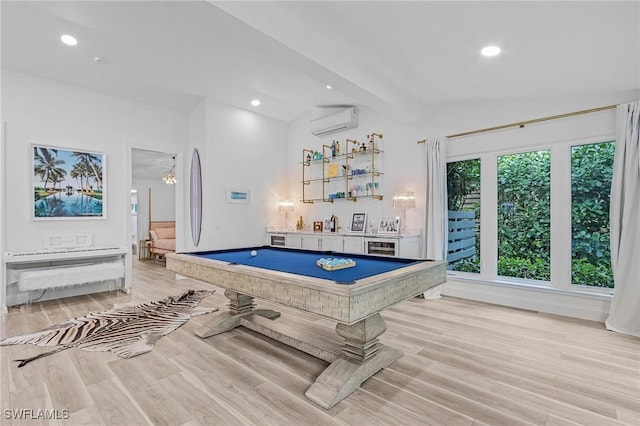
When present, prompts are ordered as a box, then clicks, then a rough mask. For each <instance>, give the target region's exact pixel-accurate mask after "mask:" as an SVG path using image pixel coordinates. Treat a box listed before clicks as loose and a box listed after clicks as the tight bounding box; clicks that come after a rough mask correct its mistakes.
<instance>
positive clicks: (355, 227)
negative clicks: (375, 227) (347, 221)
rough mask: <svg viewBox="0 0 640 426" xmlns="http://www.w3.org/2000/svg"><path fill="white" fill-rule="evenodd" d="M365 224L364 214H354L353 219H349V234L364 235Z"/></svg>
mask: <svg viewBox="0 0 640 426" xmlns="http://www.w3.org/2000/svg"><path fill="white" fill-rule="evenodd" d="M366 224H367V214H366V213H354V214H353V218H352V219H351V232H359V233H361V234H364V231H365V228H366Z"/></svg>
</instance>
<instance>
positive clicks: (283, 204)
mask: <svg viewBox="0 0 640 426" xmlns="http://www.w3.org/2000/svg"><path fill="white" fill-rule="evenodd" d="M278 210H280V211H284V230H285V231H287V230H288V229H289V228H288V225H289V224H288V222H289V217H288V215H289V212H292V211H293V201H291V200H282V201H280V202H279V203H278Z"/></svg>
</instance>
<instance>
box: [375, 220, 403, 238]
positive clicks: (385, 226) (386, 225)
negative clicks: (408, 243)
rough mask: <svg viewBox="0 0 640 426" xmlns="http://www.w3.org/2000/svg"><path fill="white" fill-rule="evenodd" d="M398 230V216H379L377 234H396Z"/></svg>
mask: <svg viewBox="0 0 640 426" xmlns="http://www.w3.org/2000/svg"><path fill="white" fill-rule="evenodd" d="M399 232H400V218H399V217H381V218H380V223H379V224H378V234H398V233H399Z"/></svg>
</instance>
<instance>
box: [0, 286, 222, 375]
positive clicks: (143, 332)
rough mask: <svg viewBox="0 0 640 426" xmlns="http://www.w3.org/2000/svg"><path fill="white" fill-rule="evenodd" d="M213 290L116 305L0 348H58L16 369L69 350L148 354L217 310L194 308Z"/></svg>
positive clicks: (5, 342) (22, 362)
mask: <svg viewBox="0 0 640 426" xmlns="http://www.w3.org/2000/svg"><path fill="white" fill-rule="evenodd" d="M214 292H215V290H212V291H205V290H198V291H195V290H189V291H187V292H185V293H184V294H182V295H180V296H177V297H174V296H170V297H167V298H166V299H163V300H159V301H157V302H149V303H141V304H117V305H114V306H113V308H112V309H110V310H108V311H102V312H92V313H89V314H88V315H86V316H84V317H79V318H74V319H72V320H69V321H65V322H63V323H60V324H57V325H53V326H51V327H48V328H45V329H44V330H42V331H38V332H35V333H30V334H25V335H22V336H16V337H9V338H7V339H4V340H1V341H0V346H6V345H22V344H27V343H28V344H32V345H38V346H60V347H59V348H57V349H55V350H53V351H50V352H45V353H42V354H40V355H36V356H34V357H31V358H27V359H18V360H16V361H18V362H20V364H19V365H18V367H23V366H25V365H26V364H28V363H30V362H31V361H34V360H36V359H38V358H42V357H45V356H49V355H53V354H55V353H58V352H61V351H63V350H65V349H69V348H81V349H84V350H85V351H111V352H113V353H115V354H116V355H118V356H120V357H122V358H131V357H134V356H136V355H140V354H143V353H147V352H151V351H152V350H153V347H154V346H155V343H156V342H157V341H158V339H160V338H161V337H162V336H166V335H167V334H169V333H171V332H172V331H174V330H176V329H177V328H179V327H180V326H181V325H183V324H184V323H186V322H187V321H189V319H191V318H192V317H194V316H197V315H203V314H208V313H210V312H214V311H217V310H218V308H198V307H197V306H198V304H199V303H200V301H201V300H202V299H204V298H205V297H207V296H210V295H212V294H213V293H214Z"/></svg>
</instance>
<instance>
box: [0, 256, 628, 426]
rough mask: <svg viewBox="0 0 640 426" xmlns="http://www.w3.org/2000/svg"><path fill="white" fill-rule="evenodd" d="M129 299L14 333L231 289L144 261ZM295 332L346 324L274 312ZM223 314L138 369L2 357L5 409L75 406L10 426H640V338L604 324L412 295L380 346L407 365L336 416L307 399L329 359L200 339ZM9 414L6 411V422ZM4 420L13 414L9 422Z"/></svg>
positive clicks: (236, 335) (10, 350)
mask: <svg viewBox="0 0 640 426" xmlns="http://www.w3.org/2000/svg"><path fill="white" fill-rule="evenodd" d="M133 264H134V270H133V272H134V275H133V280H134V287H133V290H132V291H131V292H130V293H129V294H125V293H122V292H105V293H98V294H92V295H85V296H78V297H73V298H68V299H60V300H51V301H46V302H42V303H31V304H30V305H24V306H19V307H12V308H10V309H9V312H8V313H7V314H3V315H2V316H1V317H0V319H1V321H0V335H1V337H8V336H14V335H20V334H25V333H29V332H33V331H37V330H40V329H42V328H45V327H48V326H50V325H51V324H53V323H58V322H61V321H64V320H67V319H70V318H73V317H77V316H82V315H85V314H86V313H88V312H98V311H103V310H106V309H110V308H112V306H113V304H114V303H128V302H131V303H140V302H147V301H150V300H160V299H163V298H165V297H167V296H173V295H176V294H180V293H182V292H184V291H186V290H188V289H196V290H199V289H214V290H216V292H215V293H214V294H213V295H212V296H210V297H207V298H205V299H204V300H203V301H202V303H201V306H203V307H218V308H219V309H220V310H221V311H224V310H225V309H226V304H227V299H226V297H225V296H224V289H222V288H220V287H217V286H215V285H211V284H208V283H203V282H200V281H196V280H192V279H180V280H176V279H175V274H173V273H171V272H169V271H167V270H166V269H165V268H164V267H163V265H162V264H161V263H159V262H139V261H137V260H134V262H133ZM256 301H257V303H258V304H259V305H260V306H261V307H264V308H269V309H275V310H278V311H281V312H282V314H283V317H282V318H280V319H282V320H286V321H288V322H289V323H292V325H295V324H296V323H297V324H300V326H301V327H300V329H301V330H307V329H308V328H307V325H309V324H313V325H314V326H322V327H324V328H326V331H327V332H332V331H333V330H334V329H335V323H334V322H332V321H329V320H327V319H325V318H322V317H319V316H313V315H306V314H304V313H302V312H300V311H297V310H294V309H291V308H287V307H283V306H279V305H277V304H275V303H269V302H263V301H261V300H256ZM213 315H216V313H213V314H209V315H203V316H198V317H195V318H193V319H192V320H190V321H189V322H187V323H186V324H185V325H184V326H182V327H180V328H179V329H177V330H176V331H174V332H173V333H171V334H169V335H168V336H165V337H163V338H162V339H160V340H159V341H158V342H157V344H156V347H155V348H154V350H153V351H152V352H150V353H147V354H144V355H140V356H138V357H134V358H131V359H121V358H119V357H117V356H116V355H114V354H112V353H103V352H85V351H82V350H79V349H69V350H66V351H63V352H61V353H58V354H55V355H52V356H49V357H46V358H43V359H39V360H36V361H34V362H32V363H30V364H28V365H27V366H25V367H23V368H17V363H15V362H14V361H13V360H14V359H19V358H27V357H30V356H33V355H36V354H40V353H43V352H47V351H49V350H50V348H41V347H36V346H32V345H21V346H7V347H0V375H1V376H2V377H1V379H2V380H1V383H0V404H2V407H0V408H2V409H29V408H31V409H58V410H62V409H69V410H70V411H71V413H70V414H71V418H70V419H69V420H67V421H65V420H52V421H37V422H36V421H27V420H13V419H4V418H3V419H0V423H1V424H2V425H8V426H16V425H32V424H38V425H40V424H52V425H53V424H55V425H64V426H70V425H71V426H75V425H85V424H86V425H105V426H112V425H146V424H158V425H185V426H198V425H220V426H227V425H229V426H236V425H260V426H263V425H274V426H289V425H292V426H293V425H295V426H298V425H300V426H306V425H315V424H318V425H323V426H333V425H335V426H360V425H364V424H366V425H380V426H383V425H384V426H386V425H390V424H394V425H395V424H398V425H408V426H414V425H415V426H421V425H438V426H441V425H447V426H449V425H463V426H470V425H473V426H476V425H477V426H487V425H492V426H494V425H500V424H505V425H509V426H512V425H520V424H522V425H531V424H536V425H545V426H576V425H594V426H609V425H611V426H614V425H626V426H638V425H639V422H638V418H639V417H640V339H638V338H635V337H632V336H626V335H620V334H617V333H612V332H609V331H607V330H606V329H605V328H604V326H603V325H602V324H600V323H597V322H593V321H583V320H578V319H572V318H565V317H561V316H557V315H549V314H543V313H538V312H532V311H527V310H522V309H511V308H507V307H502V306H495V305H491V304H487V303H479V302H473V301H468V300H463V299H456V298H450V297H443V298H441V299H437V300H425V299H417V298H414V299H410V300H407V301H405V302H402V303H399V304H397V305H395V306H393V307H392V308H390V309H387V310H386V311H384V312H383V317H384V320H385V322H386V323H387V332H386V333H385V334H383V335H382V336H381V337H380V340H381V341H382V342H383V343H384V344H387V345H389V346H394V347H397V348H400V349H401V350H403V351H404V352H405V355H404V356H403V357H402V358H400V359H399V360H398V361H396V362H395V363H394V364H392V365H391V366H389V367H388V368H386V369H384V370H382V371H380V372H379V373H378V374H376V375H375V376H373V377H372V378H371V379H369V380H367V381H366V382H365V383H364V384H363V385H362V387H361V388H360V389H358V390H357V391H355V392H354V393H352V394H351V395H350V396H349V397H347V398H346V399H345V400H343V401H342V402H341V403H339V404H337V405H336V406H334V407H333V408H332V409H330V410H324V409H322V408H320V407H318V406H316V405H315V404H313V403H312V402H310V401H308V400H307V399H306V398H305V397H304V391H305V390H306V389H307V388H308V387H309V386H310V384H311V383H313V381H314V380H315V378H316V377H317V376H318V375H319V374H320V372H321V371H322V370H323V369H324V368H325V367H326V365H327V363H326V362H324V361H321V360H318V359H316V358H313V357H311V356H310V355H308V354H305V353H302V352H300V351H297V350H295V349H293V348H290V347H288V346H285V345H282V344H281V343H278V342H274V341H272V340H270V339H268V338H266V337H264V336H261V335H259V334H256V333H254V332H252V331H250V330H247V329H245V328H242V327H241V328H239V329H235V330H232V331H230V332H227V333H223V334H220V335H217V336H213V337H210V338H207V339H200V338H198V337H196V336H195V335H194V332H195V330H197V329H198V328H199V327H200V326H201V325H203V324H205V323H206V322H208V321H209V320H210V319H211V317H212V316H213ZM2 413H3V412H0V414H2ZM1 417H4V416H1Z"/></svg>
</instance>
